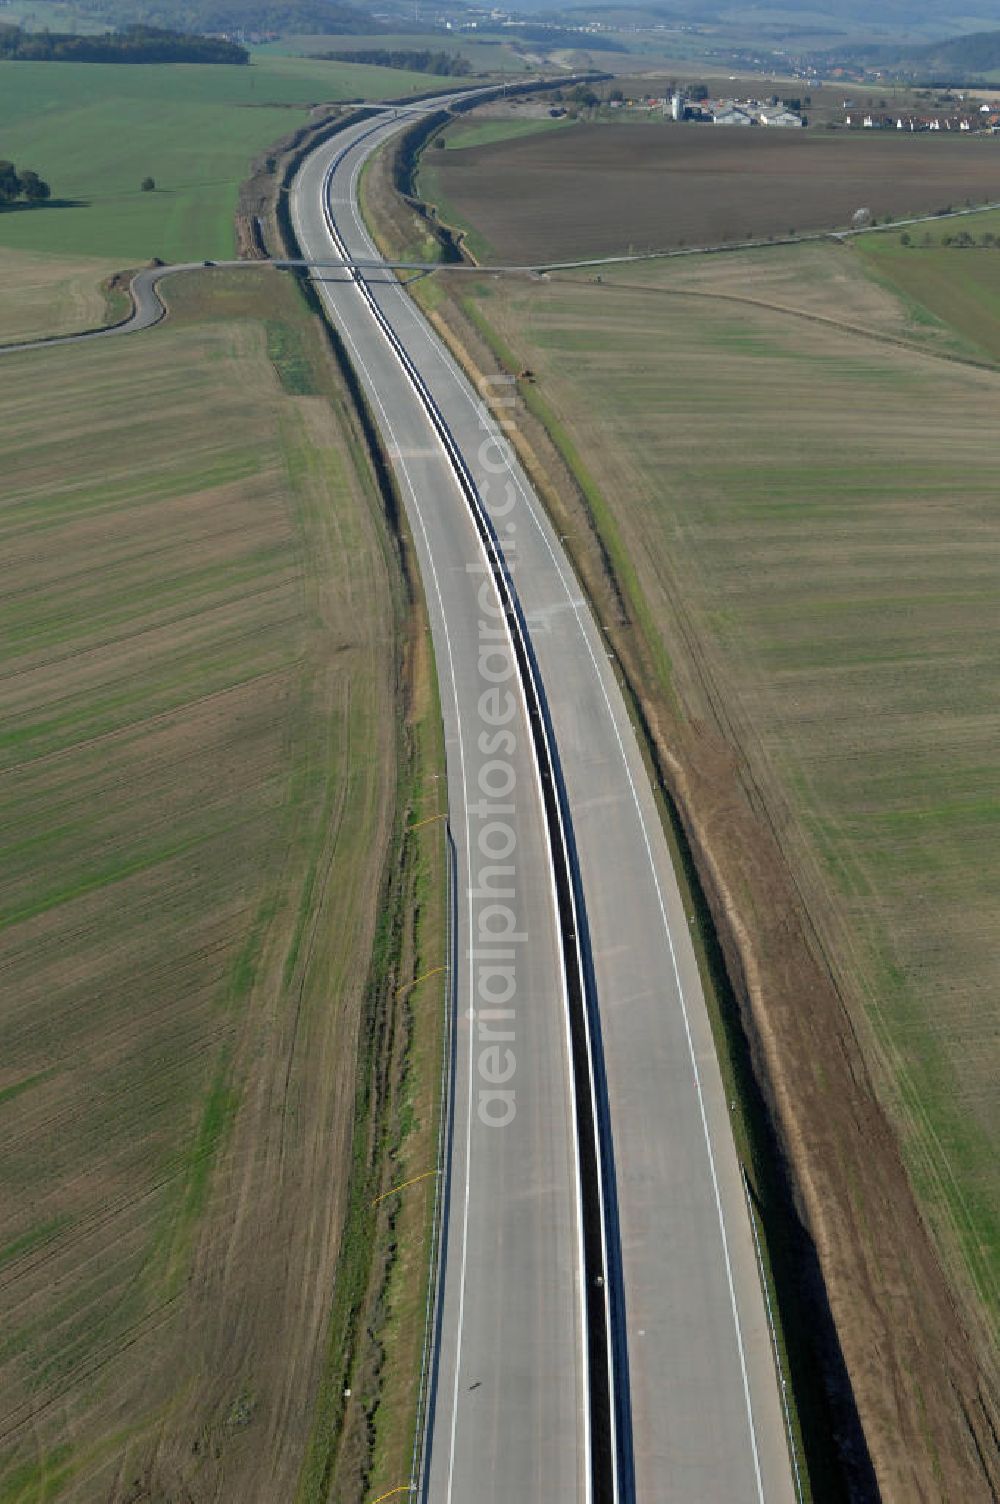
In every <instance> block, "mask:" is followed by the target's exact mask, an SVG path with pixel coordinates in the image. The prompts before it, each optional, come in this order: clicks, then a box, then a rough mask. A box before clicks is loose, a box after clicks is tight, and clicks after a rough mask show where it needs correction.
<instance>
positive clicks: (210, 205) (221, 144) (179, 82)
mask: <svg viewBox="0 0 1000 1504" xmlns="http://www.w3.org/2000/svg"><path fill="white" fill-rule="evenodd" d="M437 86H441V87H445V86H446V81H442V80H438V79H435V78H433V77H431V76H430V75H428V74H419V73H403V72H399V71H397V70H395V69H391V68H371V67H365V66H363V65H360V64H354V63H327V62H321V61H318V60H316V59H314V58H292V57H267V58H255V59H254V61H253V63H252V65H251V66H249V67H246V68H239V67H223V66H200V65H199V66H196V65H193V64H184V65H148V66H147V65H139V64H134V65H125V64H114V63H103V64H102V63H21V62H4V63H0V156H3V157H5V158H9V159H10V160H11V161H13V162H15V163H16V164H17V165H18V166H21V167H30V168H33V169H34V170H35V171H36V172H38V173H39V174H40V176H41V177H43V178H45V179H46V181H47V182H48V183H49V184H50V185H51V188H52V193H53V196H54V198H56V199H58V200H63V201H64V204H63V205H55V204H50V205H46V206H44V207H41V208H32V209H20V208H19V209H8V210H6V211H4V212H3V213H0V245H2V246H10V247H12V248H14V249H18V250H33V251H47V252H55V253H59V254H62V255H69V256H74V257H81V256H99V257H114V258H116V259H118V260H119V261H120V262H121V263H123V264H128V263H132V264H135V263H138V262H142V261H146V260H148V259H149V258H150V257H152V256H160V257H161V258H162V259H163V260H164V261H183V260H193V259H198V258H200V257H211V258H217V257H226V256H230V255H232V254H233V248H234V237H233V210H234V207H235V203H236V192H237V188H238V186H239V184H240V183H241V182H242V180H243V179H244V178H245V177H246V176H247V175H248V171H249V165H250V161H251V159H252V158H253V157H254V155H255V154H256V153H258V152H260V151H262V150H264V149H265V148H266V147H267V146H268V145H269V144H270V143H271V142H273V141H276V140H278V139H279V138H280V137H281V136H284V135H287V134H288V133H289V132H291V131H293V130H295V129H296V127H297V126H299V125H301V124H303V123H304V121H305V120H306V119H307V114H308V110H309V108H310V107H311V106H312V105H315V104H320V103H325V102H328V101H337V100H346V99H358V98H367V97H370V98H374V99H380V98H396V97H399V96H402V95H406V94H411V93H417V92H423V91H425V90H427V89H433V88H435V87H437ZM147 176H150V177H152V178H153V179H154V180H155V182H156V191H155V192H154V193H143V192H141V191H140V184H141V182H142V180H143V178H145V177H147Z"/></svg>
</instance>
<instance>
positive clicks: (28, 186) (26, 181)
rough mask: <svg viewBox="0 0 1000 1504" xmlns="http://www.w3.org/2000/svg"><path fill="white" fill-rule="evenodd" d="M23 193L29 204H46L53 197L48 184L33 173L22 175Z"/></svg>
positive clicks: (23, 173)
mask: <svg viewBox="0 0 1000 1504" xmlns="http://www.w3.org/2000/svg"><path fill="white" fill-rule="evenodd" d="M21 192H22V194H23V195H24V197H25V198H26V199H27V200H28V202H29V204H44V203H45V201H46V199H48V198H51V196H52V189H51V188H50V187H49V185H48V183H46V182H44V181H43V179H42V178H40V177H39V176H38V173H37V172H31V171H28V172H22V173H21Z"/></svg>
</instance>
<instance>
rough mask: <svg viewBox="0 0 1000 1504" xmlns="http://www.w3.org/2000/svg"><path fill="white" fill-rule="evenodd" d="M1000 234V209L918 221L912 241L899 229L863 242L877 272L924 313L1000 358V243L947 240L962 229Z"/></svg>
mask: <svg viewBox="0 0 1000 1504" xmlns="http://www.w3.org/2000/svg"><path fill="white" fill-rule="evenodd" d="M963 232H964V233H965V234H967V235H970V236H972V238H973V239H975V240H976V241H981V239H982V237H983V236H984V235H987V236H991V237H994V239H997V238H998V237H1000V212H995V211H990V212H987V213H985V214H973V215H968V216H963V217H961V218H959V219H952V220H945V221H942V222H941V223H935V224H931V225H926V226H925V225H914V226H913V228H912V230H910V231H909V244H904V243H903V242H902V241H901V240H900V237H899V236H898V235H896V234H886V235H870V236H865V237H864V238H863V239H862V240H861V241H860V243H859V246H860V249H861V250H862V252H863V254H864V256H865V258H866V261H867V263H868V265H869V266H870V268H871V270H872V271H873V272H874V274H875V275H876V276H877V277H879V278H881V279H883V280H885V281H886V282H887V283H889V284H890V285H891V286H893V287H894V288H896V289H897V290H898V291H899V292H900V293H901V294H902V295H903V296H904V297H905V298H906V299H907V300H908V302H910V303H911V304H912V305H913V307H914V308H915V309H918V310H922V312H923V315H924V317H925V318H926V319H927V320H928V321H930V320H936V321H937V322H938V323H940V324H941V325H943V326H945V327H949V328H952V329H954V330H956V331H957V332H958V333H959V334H960V335H961V336H962V338H963V339H964V340H965V341H966V342H967V344H968V345H969V347H970V349H972V350H975V351H977V352H978V353H979V354H980V355H981V356H983V357H985V358H987V359H991V360H1000V243H998V244H994V245H990V246H983V245H981V244H977V245H976V246H972V247H959V246H954V245H952V246H950V247H948V246H945V245H943V244H942V242H943V241H944V240H945V238H946V237H951V238H952V239H954V237H955V236H957V235H961V234H962V233H963Z"/></svg>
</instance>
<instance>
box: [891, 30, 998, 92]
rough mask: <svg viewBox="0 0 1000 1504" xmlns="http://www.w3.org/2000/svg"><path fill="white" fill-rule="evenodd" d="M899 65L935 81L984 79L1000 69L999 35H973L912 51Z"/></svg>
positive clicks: (986, 33)
mask: <svg viewBox="0 0 1000 1504" xmlns="http://www.w3.org/2000/svg"><path fill="white" fill-rule="evenodd" d="M898 65H899V66H901V67H904V68H906V69H907V71H912V72H913V73H917V74H923V75H924V76H926V77H928V78H933V79H936V80H938V79H951V78H954V79H956V81H959V80H961V79H963V78H981V77H982V76H983V74H984V73H991V72H992V71H993V69H994V68H1000V31H974V32H971V33H970V34H969V35H968V36H964V37H953V38H952V40H951V41H950V42H932V43H931V44H930V46H928V47H915V48H912V49H910V50H909V51H908V52H907V54H906V56H905V57H903V58H902V59H899V60H898Z"/></svg>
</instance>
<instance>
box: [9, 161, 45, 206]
mask: <svg viewBox="0 0 1000 1504" xmlns="http://www.w3.org/2000/svg"><path fill="white" fill-rule="evenodd" d="M51 194H52V190H51V188H50V187H49V185H48V183H46V182H43V180H42V179H41V178H40V177H39V176H38V173H37V172H32V171H31V169H30V168H24V169H23V170H22V171H21V172H18V171H17V169H16V167H15V166H14V164H13V162H5V161H0V209H3V208H6V206H7V205H8V204H14V203H16V202H17V201H18V199H25V200H26V201H27V202H28V203H29V204H44V203H45V200H46V199H47V198H49V197H51Z"/></svg>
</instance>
